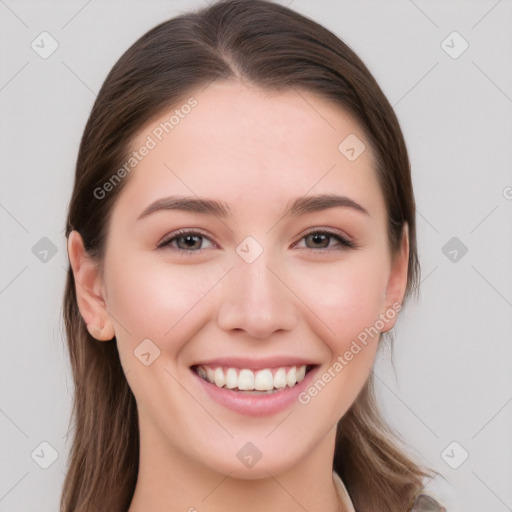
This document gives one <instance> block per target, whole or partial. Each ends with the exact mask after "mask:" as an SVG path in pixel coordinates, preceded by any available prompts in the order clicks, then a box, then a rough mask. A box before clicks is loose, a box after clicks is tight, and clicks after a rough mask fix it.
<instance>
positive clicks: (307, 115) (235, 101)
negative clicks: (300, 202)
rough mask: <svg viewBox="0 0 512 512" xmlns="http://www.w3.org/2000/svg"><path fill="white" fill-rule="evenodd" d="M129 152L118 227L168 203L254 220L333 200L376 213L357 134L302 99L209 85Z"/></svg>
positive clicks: (296, 94)
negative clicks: (176, 197) (243, 212)
mask: <svg viewBox="0 0 512 512" xmlns="http://www.w3.org/2000/svg"><path fill="white" fill-rule="evenodd" d="M144 147H146V148H148V149H146V150H143V148H144ZM131 150H132V151H134V152H137V153H139V157H138V160H137V163H136V165H134V167H133V169H130V172H129V173H128V174H129V175H128V183H127V184H126V187H125V189H124V190H123V193H122V194H121V198H120V200H119V203H120V205H119V207H120V208H124V210H125V211H124V212H123V215H125V216H126V215H127V216H128V217H130V216H132V217H133V216H136V215H137V214H139V213H140V211H141V210H142V209H143V208H144V206H146V205H147V204H148V203H149V202H150V201H154V200H155V199H158V198H159V197H164V196H165V195H171V194H184V195H197V196H200V197H201V196H204V197H217V198H222V199H224V200H226V201H228V202H229V203H233V204H234V205H235V206H234V209H235V210H237V209H240V208H242V207H243V208H244V209H249V208H252V210H253V211H255V212H257V211H261V208H262V205H263V204H266V203H272V204H282V203H283V202H287V201H288V199H289V198H290V197H293V198H295V197H298V196H303V195H305V194H308V193H311V194H313V193H314V194H321V193H333V192H337V193H341V194H344V195H350V196H351V197H352V199H354V200H357V201H358V202H367V203H369V204H368V209H369V210H372V209H373V210H374V213H375V214H378V213H382V212H383V211H384V210H385V208H384V203H383V197H382V194H381V192H380V189H379V187H378V183H377V179H376V176H375V172H374V165H373V155H372V153H371V150H370V147H369V143H368V141H367V140H366V138H365V135H364V132H363V130H362V129H361V127H360V126H359V125H358V123H357V122H356V121H355V120H354V119H353V118H352V116H350V115H349V114H348V113H347V112H345V111H344V110H343V109H341V108H340V107H338V106H336V105H335V104H334V103H332V102H330V101H328V100H325V99H323V98H321V97H319V96H317V95H315V94H312V93H310V92H307V91H304V90H299V89H292V88H290V89H286V90H283V91H279V92H277V91H268V90H263V89H260V88H256V87H253V86H248V85H245V84H240V83H238V82H213V83H211V84H210V85H209V86H208V87H206V88H205V89H202V90H200V89H199V90H196V91H193V92H191V93H190V95H189V96H187V97H186V98H185V99H184V100H183V101H182V102H181V103H179V104H177V105H175V106H174V107H173V108H171V109H169V110H167V111H165V112H162V113H161V115H159V116H158V117H157V118H155V119H154V120H152V121H151V122H150V123H149V124H148V125H147V126H145V127H144V128H143V129H142V130H141V131H140V132H139V134H138V135H137V137H136V138H135V139H134V140H133V141H132V144H131ZM142 150H143V151H142ZM347 150H348V152H347ZM142 152H143V153H144V156H143V157H140V153H142ZM359 153H360V154H359ZM354 156H356V158H354ZM128 207H129V208H128ZM370 213H371V212H370Z"/></svg>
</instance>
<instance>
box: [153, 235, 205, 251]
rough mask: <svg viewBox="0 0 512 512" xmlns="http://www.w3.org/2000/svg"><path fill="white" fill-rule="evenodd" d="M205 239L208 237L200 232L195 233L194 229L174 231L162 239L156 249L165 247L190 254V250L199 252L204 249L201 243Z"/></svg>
mask: <svg viewBox="0 0 512 512" xmlns="http://www.w3.org/2000/svg"><path fill="white" fill-rule="evenodd" d="M205 240H208V241H209V239H208V238H207V237H206V236H204V235H203V234H201V233H197V232H195V231H182V232H178V233H174V234H172V235H171V236H169V237H168V238H166V239H165V240H163V241H162V242H161V243H160V244H159V245H158V249H162V248H166V247H167V248H169V249H174V250H176V251H178V252H183V253H189V254H190V253H192V252H200V251H201V250H202V249H204V248H205V247H203V244H204V241H205ZM210 244H211V242H210ZM211 245H213V244H211Z"/></svg>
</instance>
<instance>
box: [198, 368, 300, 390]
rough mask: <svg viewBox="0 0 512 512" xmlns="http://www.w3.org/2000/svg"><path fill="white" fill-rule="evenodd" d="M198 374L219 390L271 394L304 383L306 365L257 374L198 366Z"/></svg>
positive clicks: (266, 370) (264, 370) (249, 371)
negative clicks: (223, 388)
mask: <svg viewBox="0 0 512 512" xmlns="http://www.w3.org/2000/svg"><path fill="white" fill-rule="evenodd" d="M196 372H197V373H198V375H199V376H200V377H202V378H203V379H204V380H206V381H208V382H210V383H211V384H215V385H216V386H217V387H219V388H222V387H225V388H227V389H237V390H239V391H256V392H257V391H263V392H265V391H266V392H271V391H273V390H278V389H283V388H285V387H286V386H288V387H290V388H291V387H293V386H295V385H296V384H297V383H298V382H302V381H303V380H304V377H305V376H306V365H302V366H292V367H286V368H285V367H283V368H278V369H277V370H272V369H270V368H265V369H263V370H258V371H256V372H253V371H252V370H248V369H245V368H244V369H241V370H237V369H236V368H227V370H226V371H224V369H223V368H221V367H216V368H210V367H208V366H198V367H196Z"/></svg>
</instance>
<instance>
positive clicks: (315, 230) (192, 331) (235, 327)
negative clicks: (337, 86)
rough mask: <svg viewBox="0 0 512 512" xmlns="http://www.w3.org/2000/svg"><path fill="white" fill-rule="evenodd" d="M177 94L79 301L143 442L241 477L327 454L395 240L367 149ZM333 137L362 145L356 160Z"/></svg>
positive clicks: (293, 119)
mask: <svg viewBox="0 0 512 512" xmlns="http://www.w3.org/2000/svg"><path fill="white" fill-rule="evenodd" d="M191 96H193V98H194V99H195V102H196V103H195V106H193V107H192V108H190V109H189V108H184V109H181V110H180V113H181V115H179V116H178V117H179V121H178V122H176V123H175V124H173V126H172V129H169V128H168V126H167V128H168V133H166V131H165V130H163V129H162V124H164V126H165V122H169V119H170V116H171V115H172V114H173V112H174V111H175V109H176V108H178V109H180V106H179V105H178V106H177V107H176V108H173V109H172V110H170V111H169V112H165V113H164V114H163V115H161V116H160V118H158V119H156V120H154V121H153V122H152V123H151V124H150V125H149V126H148V127H146V128H145V129H144V130H142V131H141V132H140V134H139V135H138V137H137V138H136V140H134V141H133V144H132V149H133V150H134V151H135V150H138V149H139V148H141V147H142V146H144V145H146V146H148V147H149V146H151V147H150V149H149V150H148V151H147V152H145V153H147V154H146V156H144V157H143V158H141V160H140V162H139V163H138V164H137V165H136V167H135V168H134V169H133V170H131V172H130V174H129V176H128V177H126V178H125V179H126V180H127V183H125V187H124V188H123V190H122V192H121V194H120V196H119V198H118V201H117V203H116V204H115V207H114V209H113V214H112V217H111V220H110V224H109V234H108V240H107V245H106V252H105V259H104V261H103V269H102V274H101V276H98V278H97V279H96V280H95V281H94V282H95V283H97V288H96V289H97V291H98V293H97V297H100V296H101V299H102V300H99V299H98V300H96V299H95V298H94V297H92V298H91V296H89V297H87V296H86V295H85V293H86V292H85V290H86V289H87V286H84V287H80V292H79V293H80V297H79V304H80V307H81V311H82V315H83V316H84V319H85V320H86V321H87V322H88V323H89V322H90V323H91V324H92V323H94V322H95V321H97V319H98V318H99V317H100V316H102V315H103V316H102V318H104V319H105V321H106V322H107V325H111V326H112V329H113V332H114V333H115V337H116V340H117V347H118V350H119V355H120V358H121V363H122V366H123V369H124V371H125V373H126V377H127V380H128V383H129V385H130V387H131V389H132V391H133V393H134V395H135V398H136V400H137V406H138V412H139V426H140V430H141V438H142V440H143V441H142V442H143V443H146V445H147V446H152V449H153V450H155V451H156V450H158V451H159V453H165V454H166V455H168V456H169V458H172V459H173V460H179V461H181V463H183V464H189V465H192V466H193V465H195V466H197V467H198V468H199V467H203V468H205V467H206V468H210V469H212V470H215V471H219V472H222V473H224V474H227V473H232V476H239V477H241V478H257V477H261V476H264V475H267V472H270V473H272V474H275V473H276V472H279V471H283V470H285V469H286V468H290V467H293V466H294V465H295V464H298V463H300V462H303V461H304V460H305V459H306V458H307V457H311V454H314V453H320V451H322V450H323V451H327V452H329V450H330V453H331V456H332V449H333V440H334V428H333V427H335V425H336V423H337V422H338V420H339V419H340V418H341V417H342V416H343V415H344V414H345V412H346V411H347V409H348V408H349V407H350V405H351V404H352V403H353V402H354V400H355V399H356V397H357V395H358V393H359V391H360V390H361V388H362V387H363V385H364V383H365V381H366V380H367V378H368V376H369V373H370V370H371V367H372V364H373V361H374V357H375V353H376V349H377V345H378V338H379V335H378V334H375V332H376V331H386V330H388V329H390V328H391V327H392V326H393V324H394V321H395V318H396V313H397V306H396V304H397V303H399V302H401V300H402V297H403V292H404V287H405V281H406V275H407V250H408V249H407V238H406V237H404V242H403V245H402V250H401V253H400V254H398V255H396V257H392V255H391V253H390V251H389V245H388V239H387V231H386V208H385V203H384V198H383V196H382V192H381V190H380V188H379V186H378V183H377V179H376V175H375V171H374V165H373V161H372V155H371V151H370V148H369V143H368V142H367V141H365V136H364V134H363V132H362V130H361V128H360V127H359V126H358V124H357V123H355V121H354V120H353V119H352V118H351V117H350V116H349V115H348V114H347V113H345V112H344V111H343V110H341V109H339V108H338V107H336V106H334V105H333V104H331V103H330V102H328V101H326V100H324V99H321V98H319V97H317V96H315V95H313V94H311V93H308V92H304V91H301V92H300V93H299V92H298V91H295V90H287V91H285V92H279V93H277V92H268V91H262V90H260V89H256V88H250V87H248V86H245V85H240V84H236V83H233V82H215V83H213V84H210V86H208V87H207V88H206V89H204V90H201V91H196V92H194V93H193V94H191ZM184 103H185V102H184ZM184 112H188V113H186V114H184ZM174 121H176V119H175V120H174ZM348 136H351V137H352V138H351V139H348V140H349V141H352V145H353V144H354V142H353V141H356V142H357V139H354V136H355V137H357V138H358V139H359V141H360V142H357V144H360V143H361V142H363V143H364V144H365V145H366V149H365V150H364V151H363V152H362V153H361V154H360V155H359V156H358V157H357V158H356V159H355V160H354V158H353V156H354V155H353V153H352V152H351V151H350V149H347V148H346V147H345V146H343V145H342V150H341V151H340V149H339V146H340V143H341V142H342V141H344V139H346V137H348ZM148 137H149V138H148ZM150 140H151V141H152V142H150ZM349 146H350V145H349ZM354 147H355V148H356V152H355V153H356V154H357V152H358V150H359V149H360V148H361V147H362V146H354ZM343 148H345V149H343ZM143 152H144V151H143ZM347 155H348V156H350V157H351V158H347ZM178 199H179V200H181V201H178ZM200 201H202V202H200ZM70 254H71V251H70ZM76 274H77V272H75V276H76ZM393 305H395V306H393ZM372 335H373V336H372ZM112 343H115V341H112ZM247 443H252V444H247ZM260 455H261V459H260V460H259V461H258V462H257V464H255V465H254V467H250V466H251V463H250V462H249V459H250V457H254V456H255V457H259V456H260ZM244 461H245V462H244ZM246 462H247V463H246Z"/></svg>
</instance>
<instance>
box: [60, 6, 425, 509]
mask: <svg viewBox="0 0 512 512" xmlns="http://www.w3.org/2000/svg"><path fill="white" fill-rule="evenodd" d="M240 78H242V79H243V80H244V81H246V82H249V83H252V84H255V85H257V86H259V87H262V88H266V89H272V90H286V89H289V88H295V89H297V90H304V91H309V92H313V93H315V94H317V95H320V96H322V97H323V98H326V99H328V100H330V101H332V102H333V103H335V104H337V105H339V106H341V107H342V108H343V109H345V111H348V112H349V113H350V114H351V115H353V116H354V118H355V119H356V120H357V121H358V123H359V124H360V126H361V127H362V129H363V130H364V132H365V135H366V137H367V139H368V142H369V144H370V145H371V147H372V150H373V153H374V155H375V160H376V169H375V171H376V174H377V177H378V181H379V184H380V187H381V189H382V192H383V195H384V198H385V202H386V206H387V215H388V238H389V244H390V250H391V251H392V253H393V254H395V253H396V252H397V251H398V249H399V246H400V241H401V236H402V232H403V228H404V225H405V223H407V225H408V229H409V244H410V254H409V273H408V281H407V290H406V295H409V294H410V293H411V292H412V291H414V289H415V288H416V287H417V283H418V279H419V264H418V258H417V251H416V230H415V203H414V196H413V190H412V184H411V175H410V164H409V160H408V156H407V150H406V146H405V142H404V139H403V136H402V132H401V130H400V127H399V124H398V121H397V118H396V116H395V114H394V112H393V109H392V108H391V106H390V104H389V103H388V101H387V100H386V98H385V96H384V94H383V93H382V91H381V89H380V88H379V86H378V85H377V83H376V81H375V79H374V78H373V77H372V75H371V74H370V72H369V71H368V69H367V68H366V66H365V65H364V64H363V62H362V61H361V60H360V59H359V58H358V57H357V56H356V55H355V53H354V52H353V51H352V50H351V49H350V48H349V47H348V46H347V45H346V44H345V43H343V42H342V41H341V40H340V39H339V38H338V37H336V36H335V35H334V34H333V33H331V32H330V31H328V30H327V29H325V28H324V27H322V26H321V25H319V24H318V23H316V22H314V21H312V20H310V19H308V18H306V17H304V16H302V15H300V14H298V13H296V12H294V11H292V10H290V9H288V8H285V7H283V6H281V5H278V4H274V3H272V2H270V1H267V0H226V1H221V2H217V3H215V4H213V5H212V6H210V7H207V8H204V9H202V10H199V11H196V12H191V13H188V14H184V15H180V16H178V17H176V18H173V19H171V20H168V21H166V22H164V23H161V24H160V25H158V26H156V27H154V28H153V29H151V30H150V31H149V32H147V33H146V34H145V35H143V36H142V37H141V38H140V39H139V40H138V41H136V42H135V43H134V44H133V45H132V46H131V47H130V48H129V49H128V50H127V51H126V52H125V53H124V54H123V55H122V56H121V58H120V59H119V60H118V62H117V63H116V64H115V65H114V67H113V68H112V70H111V71H110V73H109V74H108V76H107V78H106V80H105V82H104V83H103V86H102V88H101V90H100V92H99V94H98V96H97V98H96V101H95V103H94V106H93V108H92V111H91V114H90V117H89V119H88V122H87V125H86V127H85V130H84V133H83V136H82V140H81V144H80V148H79V152H78V158H77V164H76V174H75V183H74V189H73V194H72V197H71V201H70V204H69V212H68V218H67V223H66V237H68V236H69V234H70V232H71V231H72V230H77V231H78V232H79V233H80V234H81V236H82V238H83V240H84V243H85V247H86V250H87V251H88V253H89V255H90V256H91V257H93V258H95V259H96V260H97V261H98V262H99V263H100V264H101V261H102V258H103V255H104V250H105V240H106V237H107V226H108V224H109V217H110V214H111V213H112V209H113V207H114V205H115V202H116V198H117V197H118V196H119V194H120V193H121V191H122V189H123V186H124V185H125V183H126V181H127V179H129V177H126V178H124V179H123V180H121V181H120V182H119V183H117V184H116V186H115V187H112V190H110V191H109V192H108V194H105V195H104V197H103V196H102V197H101V199H100V198H99V197H98V194H97V193H96V194H95V190H96V191H97V190H98V188H99V187H102V186H103V185H104V183H105V182H106V180H108V179H109V178H110V177H111V176H112V175H113V173H115V171H116V170H117V169H119V168H120V167H121V166H122V165H123V162H126V160H127V158H128V157H129V151H130V144H131V141H133V138H134V136H135V135H137V134H138V132H140V130H141V129H142V128H143V127H145V126H146V125H147V123H148V122H149V121H150V120H152V119H154V118H155V116H157V115H159V114H160V113H161V112H163V111H164V110H166V109H168V108H170V107H173V106H175V105H177V104H178V103H179V102H181V101H183V100H184V98H186V97H187V95H189V94H190V91H192V90H195V89H197V88H198V87H201V86H203V85H207V84H208V83H210V82H212V81H214V80H225V79H232V80H233V79H234V80H237V79H240ZM340 142H341V141H340ZM63 315H64V322H65V327H66V334H67V341H68V345H69V355H70V360H71V367H72V372H73V379H74V387H75V394H74V403H73V411H72V420H74V422H73V427H74V432H73V442H72V446H71V450H70V457H69V468H68V472H67V475H66V479H65V482H64V486H63V492H62V498H61V512H93V511H95V510H101V511H104V510H105V511H107V510H108V511H109V512H117V511H123V510H126V509H127V508H128V507H129V504H130V502H131V499H132V496H133V493H134V489H135V484H136V481H137V473H138V462H139V461H138V458H139V430H138V418H137V405H136V402H135V398H134V395H133V393H132V391H131V389H130V387H129V386H128V383H127V380H126V377H125V375H124V373H123V369H122V367H121V363H120V360H119V355H118V351H117V347H116V341H115V338H114V339H113V340H112V341H110V342H107V343H105V342H100V341H97V340H95V339H94V338H93V337H92V336H91V335H90V334H89V332H88V331H87V328H86V325H85V323H84V321H83V319H82V317H81V315H80V311H79V308H78V305H77V300H76V291H75V281H74V278H73V273H72V270H71V267H70V268H69V269H68V276H67V283H66V289H65V295H64V304H63ZM372 384H373V382H372V379H371V378H370V379H369V380H368V382H367V384H366V385H365V387H364V388H363V390H362V391H361V393H360V394H359V396H358V397H357V399H356V401H355V402H354V404H353V405H352V407H351V408H350V409H349V411H348V412H347V413H346V414H345V415H344V417H343V418H342V420H341V421H340V422H339V425H338V431H337V438H336V449H335V454H334V461H333V469H334V470H335V471H337V473H338V474H339V475H340V476H341V478H342V479H343V480H344V482H345V484H346V486H347V488H348V491H349V493H350V495H351V497H352V500H353V502H354V505H355V507H356V510H357V511H358V512H375V511H376V510H378V511H379V512H406V511H407V510H409V509H410V506H411V504H412V501H413V498H414V495H415V494H416V493H417V492H418V491H419V490H420V489H421V487H422V479H423V478H424V477H425V476H428V475H429V474H430V473H429V471H428V470H427V469H425V468H422V467H421V466H419V465H417V464H416V463H414V462H413V461H412V460H411V459H410V458H409V457H408V456H407V455H406V453H405V451H404V449H403V448H401V447H400V446H399V444H398V438H397V437H395V436H394V434H393V433H392V432H391V430H390V429H389V428H388V427H387V426H386V425H385V423H384V422H383V420H382V419H381V416H380V414H379V412H378V410H377V406H376V403H375V398H374V394H373V389H372Z"/></svg>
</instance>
